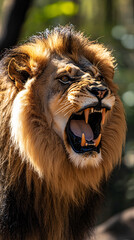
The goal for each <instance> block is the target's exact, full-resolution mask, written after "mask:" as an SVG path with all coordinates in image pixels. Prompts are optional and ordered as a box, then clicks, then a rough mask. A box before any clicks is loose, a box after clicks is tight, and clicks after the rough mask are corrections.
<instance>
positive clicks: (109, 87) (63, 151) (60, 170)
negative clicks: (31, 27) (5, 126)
mask: <svg viewBox="0 0 134 240" xmlns="http://www.w3.org/2000/svg"><path fill="white" fill-rule="evenodd" d="M3 61H4V66H8V67H7V69H8V72H7V73H6V74H8V78H7V80H6V84H7V82H8V93H9V95H8V96H7V98H8V99H9V98H11V99H13V104H12V109H11V117H10V129H11V139H12V143H13V146H15V149H16V151H17V150H19V154H20V156H21V158H22V159H23V160H24V161H26V162H28V163H30V165H31V166H32V167H33V168H34V170H35V171H36V172H38V174H39V176H40V177H41V178H45V179H46V181H47V182H48V183H49V184H51V185H53V186H54V187H55V188H56V189H59V190H60V191H61V192H67V193H69V194H70V195H71V196H73V195H74V192H78V189H81V186H84V188H85V187H86V188H87V187H91V188H93V189H97V188H98V185H99V183H100V181H101V180H102V178H103V177H106V178H107V177H108V176H109V174H110V172H111V170H112V169H113V167H114V166H115V165H116V164H117V163H118V161H119V159H120V157H121V152H122V144H123V142H124V138H125V128H126V125H125V117H124V110H123V107H122V104H121V101H120V99H119V97H118V95H117V86H116V85H115V84H114V83H113V76H114V59H113V57H112V56H111V53H110V52H109V51H108V50H107V49H106V48H104V46H103V45H100V44H98V43H95V42H90V41H89V40H88V39H87V38H85V37H84V36H83V34H81V33H78V32H75V31H74V30H73V29H72V28H70V27H59V28H55V29H54V30H52V31H50V32H48V31H46V33H45V34H41V35H39V36H34V37H32V38H31V39H30V40H29V41H28V42H27V43H25V44H23V45H20V46H19V47H16V48H14V49H12V50H10V52H9V53H8V54H7V55H6V56H5V58H4V60H3ZM4 84H5V83H3V89H4ZM14 161H15V160H14ZM59 184H60V188H59ZM79 191H80V190H79Z"/></svg>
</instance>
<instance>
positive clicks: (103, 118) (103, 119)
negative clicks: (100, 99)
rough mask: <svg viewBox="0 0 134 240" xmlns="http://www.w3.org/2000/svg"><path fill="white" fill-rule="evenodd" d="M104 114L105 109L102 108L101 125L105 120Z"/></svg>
mask: <svg viewBox="0 0 134 240" xmlns="http://www.w3.org/2000/svg"><path fill="white" fill-rule="evenodd" d="M105 116H106V109H105V108H103V109H102V125H103V124H104V122H105Z"/></svg>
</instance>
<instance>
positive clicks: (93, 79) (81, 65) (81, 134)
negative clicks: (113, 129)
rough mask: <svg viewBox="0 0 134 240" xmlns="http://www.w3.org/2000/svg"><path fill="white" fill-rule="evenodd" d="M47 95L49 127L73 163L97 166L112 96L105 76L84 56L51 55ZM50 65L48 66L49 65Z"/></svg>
mask: <svg viewBox="0 0 134 240" xmlns="http://www.w3.org/2000/svg"><path fill="white" fill-rule="evenodd" d="M51 64H52V65H54V66H55V70H54V72H53V73H51V74H50V75H52V74H53V80H52V82H51V89H52V92H54V95H52V96H51V98H50V99H49V103H48V105H49V109H50V112H51V116H52V128H53V129H54V131H55V132H56V133H57V134H58V136H59V137H60V138H61V139H62V141H63V143H64V146H65V149H66V151H67V153H68V155H69V159H70V161H71V162H72V163H73V164H74V165H75V166H77V167H86V166H87V165H92V166H97V165H98V164H99V163H100V162H101V160H102V156H101V147H103V146H101V138H103V128H104V126H105V121H106V118H107V115H108V112H109V111H111V110H112V107H113V106H114V102H115V96H114V94H113V93H112V91H111V90H110V88H109V87H108V85H107V83H106V80H105V78H104V77H103V76H102V74H101V72H100V71H99V70H98V68H97V67H96V66H94V65H93V64H92V63H91V62H90V61H89V60H88V59H86V58H84V57H80V58H79V61H78V63H77V64H76V63H75V62H74V61H73V60H71V59H69V58H67V57H65V58H63V57H62V58H60V57H59V58H58V57H57V58H55V59H53V60H52V63H51ZM51 68H52V66H51Z"/></svg>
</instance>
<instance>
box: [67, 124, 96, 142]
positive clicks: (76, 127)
mask: <svg viewBox="0 0 134 240" xmlns="http://www.w3.org/2000/svg"><path fill="white" fill-rule="evenodd" d="M70 129H71V131H72V132H73V133H74V135H75V136H77V137H80V138H81V136H82V133H84V134H85V138H86V140H88V141H91V140H92V139H93V138H94V134H93V131H92V129H91V127H90V125H89V124H86V123H85V121H84V120H71V122H70Z"/></svg>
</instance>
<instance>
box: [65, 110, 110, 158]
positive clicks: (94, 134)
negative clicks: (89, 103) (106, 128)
mask: <svg viewBox="0 0 134 240" xmlns="http://www.w3.org/2000/svg"><path fill="white" fill-rule="evenodd" d="M107 110H109V109H107V108H106V107H103V108H98V107H90V108H85V109H82V110H81V111H79V112H77V113H75V114H72V115H71V117H70V118H69V120H68V122H67V125H66V134H67V141H68V143H69V144H70V145H71V147H72V149H73V150H74V151H75V152H76V153H85V152H89V153H92V152H93V151H96V152H97V153H99V152H100V148H101V127H102V125H103V124H104V122H105V115H106V111H107Z"/></svg>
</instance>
